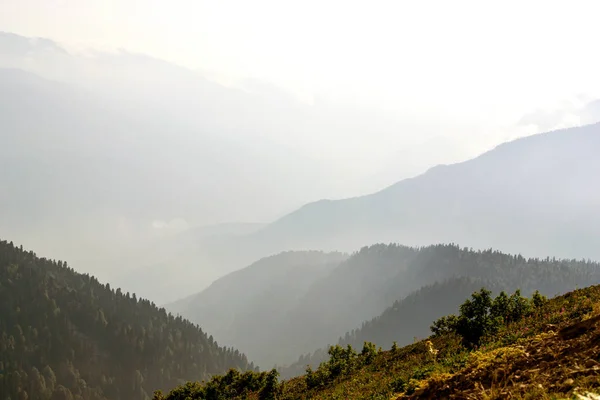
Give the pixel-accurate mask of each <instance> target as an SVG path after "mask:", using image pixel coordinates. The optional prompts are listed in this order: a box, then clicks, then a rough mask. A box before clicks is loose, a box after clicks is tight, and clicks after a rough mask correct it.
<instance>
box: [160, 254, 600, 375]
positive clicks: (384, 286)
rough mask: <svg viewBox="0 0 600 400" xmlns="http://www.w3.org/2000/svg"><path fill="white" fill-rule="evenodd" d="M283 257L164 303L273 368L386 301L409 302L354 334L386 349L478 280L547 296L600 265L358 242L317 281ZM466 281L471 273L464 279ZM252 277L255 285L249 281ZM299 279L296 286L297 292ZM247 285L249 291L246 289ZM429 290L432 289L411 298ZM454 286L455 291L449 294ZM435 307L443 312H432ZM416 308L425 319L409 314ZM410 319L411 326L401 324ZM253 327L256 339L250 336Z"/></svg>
mask: <svg viewBox="0 0 600 400" xmlns="http://www.w3.org/2000/svg"><path fill="white" fill-rule="evenodd" d="M285 254H286V253H284V255H285ZM288 254H290V255H294V254H295V253H288ZM299 254H303V253H299ZM278 257H281V256H278ZM284 260H285V258H281V260H280V261H279V260H278V258H277V257H275V258H273V259H266V260H263V261H261V262H259V263H258V264H257V265H260V264H263V263H265V262H269V265H270V268H266V267H263V268H259V267H258V266H254V267H248V268H246V269H243V270H241V271H239V272H236V273H234V274H231V275H229V276H228V277H227V278H228V279H225V278H223V280H222V281H221V282H218V283H219V284H217V283H215V284H214V285H213V286H212V287H211V288H209V289H210V290H211V291H210V292H208V291H209V289H207V290H206V293H205V292H202V293H200V294H199V295H198V296H197V297H196V298H193V297H192V298H188V299H186V300H185V301H184V302H183V303H182V304H179V305H178V304H175V305H171V306H167V308H169V309H172V310H177V311H179V312H181V313H182V315H184V316H185V317H187V318H189V319H190V320H192V321H203V326H206V327H207V328H208V327H209V326H210V331H211V332H215V334H217V333H218V337H219V338H220V339H221V340H223V343H225V344H227V345H234V346H235V347H237V348H239V349H240V351H243V352H244V353H246V354H248V355H249V356H251V357H252V359H253V360H254V361H256V362H257V363H258V364H259V365H260V366H261V368H271V367H272V366H273V364H278V365H288V364H289V363H290V362H291V361H292V360H294V359H296V358H297V357H298V356H299V355H300V354H306V353H310V352H313V351H315V349H318V348H323V347H324V346H326V345H327V344H328V343H332V342H336V341H337V338H339V337H342V338H344V335H345V333H346V332H351V331H352V330H353V329H357V327H360V326H361V324H363V322H365V321H369V320H371V319H373V318H374V317H376V316H378V315H381V313H382V312H383V311H384V310H386V309H387V308H389V307H390V306H392V305H394V306H392V310H394V309H396V306H397V304H394V303H395V302H397V301H399V300H402V299H403V298H406V299H405V300H403V301H404V303H403V304H402V306H399V310H400V311H399V313H397V312H395V311H386V312H384V314H383V315H382V317H381V321H385V322H381V323H380V322H377V321H374V322H372V323H369V324H368V326H367V327H365V328H364V331H362V333H361V332H359V333H356V332H355V333H353V334H352V337H355V338H357V339H356V340H357V341H362V340H368V341H373V342H375V343H376V344H377V345H382V346H383V345H388V344H389V343H387V342H388V341H389V339H390V338H394V339H392V340H397V341H398V342H399V343H400V342H401V341H402V340H404V339H406V338H411V339H412V337H413V336H414V335H417V334H419V332H426V331H427V329H428V327H429V325H427V326H423V325H422V324H423V323H424V322H423V321H429V319H430V317H431V318H437V317H440V316H442V315H443V314H444V313H446V312H448V309H447V308H444V307H445V306H439V307H437V308H435V307H433V309H432V310H426V309H430V308H432V301H433V300H432V299H433V298H435V299H436V302H437V303H439V304H444V303H446V302H447V303H448V304H449V305H450V306H453V307H455V306H456V305H457V303H456V302H458V301H461V300H462V299H463V298H464V296H462V295H463V294H465V292H468V291H470V290H471V289H473V287H475V286H477V285H478V284H479V285H481V284H482V283H481V282H485V285H486V286H490V287H495V288H502V289H508V290H514V289H516V288H522V289H523V290H524V291H525V292H531V291H533V290H535V289H539V290H540V291H542V292H543V293H545V294H549V295H552V294H556V293H561V292H564V291H567V290H571V289H573V288H576V287H577V286H583V285H585V284H589V283H593V282H600V265H599V264H597V263H592V262H587V261H576V260H558V259H554V258H546V259H542V260H540V259H533V258H532V259H528V258H525V257H522V256H520V255H515V256H513V255H508V254H504V253H501V252H498V251H493V250H485V251H475V250H471V249H467V248H459V247H458V246H455V245H435V246H428V247H423V248H413V247H407V246H400V245H396V244H390V245H383V244H379V245H373V246H369V247H364V248H362V249H361V250H360V251H358V252H356V253H354V254H353V255H352V256H351V257H350V258H348V259H347V260H345V261H337V266H335V265H333V266H330V267H329V268H327V269H319V270H318V271H319V272H321V273H320V276H313V277H309V276H305V275H308V274H310V273H311V271H310V270H307V269H303V268H302V267H299V266H295V265H294V263H289V262H288V263H286V262H284ZM267 271H269V272H267ZM236 274H239V275H236ZM463 278H468V279H467V281H466V282H465V281H464V279H463ZM255 280H258V281H259V282H260V285H257V284H256V283H253V281H255ZM246 282H248V283H247V284H245V283H246ZM436 283H438V284H437V285H436ZM296 285H298V287H300V288H302V290H300V291H299V290H294V289H293V287H294V286H296ZM431 285H433V286H431ZM452 285H454V289H452ZM246 286H247V287H249V288H251V290H244V287H246ZM426 286H431V287H430V288H425V289H423V290H422V291H421V292H420V293H417V294H415V291H417V290H418V289H419V288H422V287H426ZM255 288H256V290H255ZM266 288H268V289H266ZM452 290H455V291H456V292H457V293H459V294H461V295H460V296H454V295H452V294H451V293H452ZM411 294H412V295H411ZM467 294H468V293H467ZM239 296H241V299H238V297H239ZM407 296H408V297H407ZM427 296H431V297H427ZM425 297H427V298H425ZM290 298H292V299H293V300H294V301H290ZM210 299H216V300H212V301H211V300H210ZM236 302H239V305H238V306H237V308H234V310H240V312H239V314H234V313H233V312H232V311H231V308H230V306H229V304H232V303H233V304H235V303H236ZM438 308H439V310H440V311H439V312H440V314H437V313H438ZM444 310H446V311H444ZM419 312H422V313H424V315H425V317H427V318H425V319H419V318H413V317H410V316H411V315H414V314H415V313H419ZM238 319H239V321H238ZM409 319H410V321H411V322H407V321H408V320H409ZM209 321H210V322H209ZM419 321H421V322H419ZM206 323H209V325H206ZM407 324H411V326H410V327H408V326H407ZM244 326H246V328H244ZM253 326H256V327H257V331H255V330H254V328H252V327H253ZM259 332H262V334H261V335H262V337H261V338H260V339H256V337H255V336H257V335H259ZM230 340H231V341H230ZM234 340H235V341H234ZM259 341H260V343H259ZM379 341H384V342H385V343H379Z"/></svg>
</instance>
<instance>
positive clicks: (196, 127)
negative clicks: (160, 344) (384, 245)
mask: <svg viewBox="0 0 600 400" xmlns="http://www.w3.org/2000/svg"><path fill="white" fill-rule="evenodd" d="M599 11H600V9H599V6H598V5H597V4H596V2H593V1H589V2H583V1H581V2H569V3H564V2H548V1H544V2H537V1H536V2H533V1H531V2H526V3H524V2H516V1H514V2H512V1H507V2H502V3H498V4H497V5H493V6H492V5H489V4H484V3H483V2H476V1H472V2H471V1H469V2H467V1H457V2H456V1H455V2H443V1H439V2H428V3H425V2H416V3H414V2H413V3H408V2H395V1H389V2H383V1H380V2H369V3H368V4H367V3H366V2H348V1H343V2H342V1H330V2H312V1H305V2H296V3H289V2H276V1H254V2H243V1H220V2H200V1H173V2H159V1H155V0H152V1H144V2H141V1H132V0H122V1H89V0H85V1H81V0H79V1H75V0H72V1H71V0H65V1H59V0H56V1H54V0H53V1H48V0H18V1H17V0H14V1H13V0H3V1H2V2H1V3H0V30H2V31H4V33H0V68H1V76H0V81H1V82H2V85H3V86H2V87H3V88H4V89H3V91H2V92H0V101H1V104H2V118H1V119H0V139H1V140H2V142H3V143H4V145H3V146H2V148H1V149H0V155H1V156H2V157H3V159H2V160H3V163H2V164H1V166H2V172H1V173H0V177H1V180H0V208H1V211H0V235H1V236H2V237H6V238H11V240H14V241H15V242H18V243H24V244H26V245H27V247H29V248H35V249H36V251H38V252H40V253H42V254H44V255H45V256H49V257H57V258H62V259H67V260H70V261H69V262H70V263H71V264H73V265H75V266H76V268H77V269H78V270H80V271H84V272H92V273H94V274H96V275H98V276H99V277H100V278H103V279H111V281H115V282H117V283H118V284H122V285H123V287H125V288H126V289H127V290H135V291H136V292H140V293H141V294H143V295H145V296H148V297H151V298H152V299H153V300H156V301H158V302H165V301H170V300H175V299H177V298H180V297H183V296H184V295H187V294H191V293H194V292H197V291H200V290H201V289H202V288H204V287H206V286H207V285H208V284H210V283H211V282H212V281H213V280H215V279H216V278H218V277H220V276H223V275H224V274H226V273H227V272H230V271H232V270H235V269H240V268H242V267H245V266H246V265H248V264H249V263H250V262H251V261H255V259H257V258H258V257H260V256H266V255H269V254H270V253H271V252H276V251H280V250H286V249H288V248H289V247H292V248H295V247H302V248H303V247H304V243H306V242H295V243H292V242H291V241H290V242H285V241H283V242H282V243H283V244H282V245H281V248H275V247H272V248H265V249H266V250H265V251H266V253H264V254H263V253H261V251H262V250H260V251H259V250H253V251H249V250H248V252H247V253H244V254H245V255H244V257H241V256H240V257H239V258H231V257H230V258H227V260H224V258H223V257H224V255H223V254H225V253H231V252H232V251H231V250H230V249H231V247H229V248H228V247H227V246H230V245H227V246H226V245H224V244H223V241H224V240H225V239H223V237H228V238H229V237H230V236H236V237H237V236H244V235H247V234H250V233H252V232H254V231H257V230H259V229H261V228H263V227H264V225H263V224H268V223H271V222H273V221H275V220H277V219H278V218H280V217H282V216H284V215H286V214H288V213H290V212H292V211H294V210H295V209H297V208H299V207H301V206H302V205H304V204H306V203H310V202H312V201H316V200H320V199H324V198H326V199H343V198H348V197H355V196H360V195H367V194H370V193H373V192H377V191H379V190H381V189H383V188H385V187H387V186H389V185H392V184H394V183H396V182H398V181H401V180H402V179H405V178H410V177H414V176H417V175H419V174H421V173H423V172H425V171H426V170H428V169H429V168H430V167H433V166H436V165H438V164H450V163H456V162H459V161H464V160H468V159H470V158H473V157H476V156H478V155H479V154H482V153H484V152H485V151H487V150H490V149H492V148H494V147H495V146H497V145H499V144H501V143H503V142H506V141H509V140H512V139H516V138H519V137H524V136H529V135H533V134H536V133H540V132H547V131H551V130H555V129H563V128H571V127H577V126H581V125H586V124H591V123H594V122H597V121H599V120H600V112H599V110H598V106H597V104H598V103H595V102H594V101H595V100H596V99H597V98H599V97H600V80H598V79H597V71H598V70H600V54H599V53H598V52H597V51H596V47H597V43H596V37H597V21H596V16H597V15H598V12H599ZM36 37H37V38H38V39H32V38H36ZM39 38H43V40H42V39H39ZM593 165H594V166H595V165H596V164H593ZM590 194H591V195H595V192H594V193H591V192H590ZM223 224H225V225H223ZM359 237H360V240H363V241H364V243H363V244H365V245H366V244H371V243H372V242H374V241H375V240H379V239H382V238H384V236H377V235H375V236H368V235H366V236H360V235H359V233H358V232H357V236H356V237H355V240H353V241H352V245H350V244H349V243H350V242H348V243H346V244H345V246H346V247H347V248H341V247H344V244H343V243H341V242H340V243H337V244H336V246H337V247H340V248H337V249H336V250H340V251H351V250H352V249H353V248H354V246H355V244H354V243H355V242H356V243H357V242H359V241H360V240H359V239H358V238H359ZM439 237H440V240H442V239H447V238H450V237H449V236H448V237H443V236H439ZM385 238H387V237H385ZM215 241H218V242H219V245H220V246H221V247H219V248H220V249H229V251H226V250H219V252H217V253H218V254H215V251H212V252H209V251H208V250H207V249H211V250H213V249H215V248H217V247H218V246H216V245H215ZM423 241H425V239H424V237H423ZM417 242H419V241H417V240H416V239H415V243H417ZM226 243H230V242H226ZM236 243H237V242H236ZM301 243H302V244H301ZM419 243H420V242H419ZM482 243H483V244H485V242H482ZM465 245H470V243H465ZM311 246H312V244H311ZM509 246H510V244H507V247H509ZM312 247H314V246H312ZM323 247H325V245H323ZM236 248H237V247H236ZM261 249H262V247H261ZM314 249H315V250H318V249H317V248H314ZM543 249H545V248H544V247H543V246H541V247H539V248H535V251H536V252H537V251H538V250H539V251H540V252H541V251H542V250H543ZM329 250H333V249H329ZM507 250H511V251H512V249H510V248H507ZM525 250H527V249H525ZM531 250H532V251H533V248H532V249H531ZM209 253H210V254H209ZM565 254H566V253H565ZM582 256H584V254H582ZM585 256H587V255H585ZM140 271H143V272H140ZM165 271H168V273H166V272H165ZM141 276H143V277H144V278H140V277H141ZM181 276H186V277H188V278H189V279H186V282H183V283H182V282H181V281H180V280H179V279H177V278H180V277H181ZM170 280H172V282H171V281H170ZM175 287H177V288H178V289H177V290H175V291H174V290H173V288H175ZM130 288H131V289H130Z"/></svg>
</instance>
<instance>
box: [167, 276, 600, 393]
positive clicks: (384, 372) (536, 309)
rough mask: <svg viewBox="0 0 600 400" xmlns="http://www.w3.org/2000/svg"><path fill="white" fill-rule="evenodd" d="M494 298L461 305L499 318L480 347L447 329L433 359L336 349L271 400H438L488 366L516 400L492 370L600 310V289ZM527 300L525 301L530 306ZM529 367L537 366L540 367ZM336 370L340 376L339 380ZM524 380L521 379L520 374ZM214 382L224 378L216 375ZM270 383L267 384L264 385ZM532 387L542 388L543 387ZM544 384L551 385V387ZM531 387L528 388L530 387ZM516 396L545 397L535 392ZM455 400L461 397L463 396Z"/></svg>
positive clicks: (407, 350) (419, 351) (410, 351)
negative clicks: (547, 296)
mask: <svg viewBox="0 0 600 400" xmlns="http://www.w3.org/2000/svg"><path fill="white" fill-rule="evenodd" d="M488 295H489V293H486V291H485V289H484V290H479V291H477V292H476V293H474V295H473V296H472V297H471V298H470V299H469V302H466V301H465V303H467V304H469V306H468V307H467V306H465V307H463V308H462V311H464V313H465V314H466V315H470V316H471V317H472V319H473V320H477V317H478V316H477V315H476V314H477V313H478V312H481V311H480V310H481V309H484V310H487V317H488V318H489V319H492V320H496V321H498V324H499V325H498V327H497V329H496V331H495V333H494V334H493V335H487V336H483V337H481V338H480V341H479V343H480V345H479V347H478V348H477V350H475V349H474V348H473V347H471V346H465V345H464V340H463V338H462V337H460V336H459V335H457V334H456V333H455V332H454V331H448V332H446V333H444V334H440V335H437V336H433V337H430V338H429V339H428V341H431V342H432V343H431V344H432V347H433V348H435V349H436V350H438V351H439V353H438V354H437V357H436V358H435V359H433V358H432V357H431V356H430V354H429V352H428V346H427V345H426V343H427V342H426V341H417V342H416V343H414V344H410V345H407V346H405V347H398V348H396V349H394V350H393V351H388V352H379V351H375V350H374V349H375V346H374V345H373V344H372V343H366V344H365V345H364V346H363V349H364V351H361V354H358V355H357V354H356V353H355V352H354V350H352V348H348V347H342V346H332V347H330V349H329V350H330V351H329V359H328V360H326V361H323V362H322V363H321V365H320V366H319V368H317V369H316V370H313V369H312V368H311V367H310V366H308V367H307V369H306V374H305V375H303V376H299V377H296V378H293V379H290V380H287V381H283V382H280V383H279V384H278V385H277V388H276V390H275V395H274V396H275V397H272V398H276V399H277V400H297V399H322V400H326V399H390V398H407V397H406V396H409V395H411V394H412V396H413V397H408V398H421V397H419V396H421V393H422V391H423V390H427V388H429V390H430V391H431V390H433V395H432V396H423V397H427V398H437V397H436V395H437V394H438V393H437V392H435V390H434V389H431V388H432V387H434V388H445V387H447V385H450V386H452V385H453V379H461V381H460V382H462V379H463V378H464V377H465V376H466V375H467V374H466V373H465V371H468V373H469V374H471V373H474V372H477V371H481V370H482V369H485V368H488V369H489V370H488V371H487V373H489V374H490V375H492V376H495V378H493V379H489V380H487V381H483V380H482V381H481V384H482V385H484V386H485V389H486V391H488V392H491V389H490V387H489V385H490V384H491V385H492V386H494V385H500V387H502V388H503V389H502V390H503V391H502V393H501V394H500V393H497V394H498V396H497V397H494V398H506V397H509V395H511V393H510V392H506V391H505V389H504V385H507V384H508V382H507V377H506V376H504V377H503V376H502V375H496V374H497V369H496V368H490V366H497V365H498V364H497V363H498V362H500V363H503V362H505V361H506V360H508V358H506V357H507V356H506V355H509V356H510V355H511V354H512V355H519V354H524V353H523V350H521V349H520V348H521V345H522V344H524V343H527V342H525V341H524V340H525V339H527V338H529V339H527V340H530V343H538V346H539V340H540V337H546V338H548V337H555V335H554V334H550V333H548V332H547V329H548V324H549V323H552V324H557V325H555V326H553V327H552V329H560V328H561V327H564V326H569V325H571V324H573V322H574V321H573V320H572V318H571V317H570V315H573V314H577V315H579V316H580V317H581V318H582V319H584V320H585V319H588V316H589V312H590V311H593V310H597V305H598V304H600V286H596V287H592V288H588V289H585V290H578V291H574V292H571V293H569V294H567V295H565V296H561V297H558V298H554V299H552V300H546V299H544V298H538V300H536V297H538V296H536V295H534V296H532V298H531V300H527V299H525V298H524V297H522V296H521V295H520V293H519V292H518V291H517V292H515V293H514V294H513V295H511V296H508V295H506V294H502V293H501V294H499V295H498V296H497V297H496V298H494V299H492V298H491V295H489V297H488ZM524 299H525V300H527V303H529V306H528V305H527V304H526V302H525V300H524ZM482 305H483V307H482ZM492 310H493V311H492ZM519 310H521V311H519ZM519 315H520V317H519ZM501 316H502V317H501ZM504 317H506V319H510V320H511V321H512V322H509V323H506V322H504V319H501V318H504ZM457 319H460V316H458V317H455V318H454V319H452V318H446V319H445V321H448V320H450V321H452V320H457ZM479 320H485V318H481V317H479ZM436 322H437V321H436ZM434 325H435V323H434ZM443 325H444V323H438V326H443ZM447 325H448V324H447ZM531 336H534V337H531ZM516 341H518V342H519V346H516V347H512V348H508V351H507V349H504V348H502V347H504V346H506V345H512V344H514V343H515V342H516ZM497 350H498V351H497ZM511 350H512V351H511ZM371 354H375V355H374V357H373V358H372V359H370V362H367V361H366V359H367V358H368V357H370V355H371ZM502 354H504V355H505V356H501V358H500V359H499V358H498V356H499V355H502ZM502 357H504V358H502ZM503 365H504V364H503ZM531 367H533V368H535V366H531ZM340 371H343V372H340ZM507 371H508V370H507ZM513 372H514V371H513ZM336 373H337V375H335V374H336ZM558 373H559V375H560V377H561V378H563V377H564V376H563V372H562V369H561V370H560V371H558ZM334 375H335V376H334ZM519 375H523V374H521V373H519ZM590 378H591V380H590V382H593V383H594V382H595V383H594V384H595V385H596V387H598V386H599V385H600V384H599V383H598V380H597V377H596V374H595V372H593V373H592V376H591V377H590ZM215 379H217V380H218V378H215ZM496 379H498V381H496ZM561 382H562V381H561ZM518 383H519V382H517V383H516V384H515V386H516V387H518V388H521V387H525V385H520V386H519V385H518ZM558 383H560V382H558ZM188 385H191V386H189V387H191V388H192V389H193V390H187V391H185V390H183V388H185V385H184V387H182V390H181V391H180V392H177V393H180V394H181V396H180V397H175V396H173V397H169V398H168V399H169V400H175V399H177V400H179V399H185V400H200V399H206V398H207V397H202V396H205V394H204V392H202V391H201V390H202V385H201V384H188ZM265 386H267V385H266V384H265ZM265 386H263V387H265ZM455 386H456V385H455ZM472 386H473V385H472V384H470V382H469V384H467V385H462V384H458V390H459V392H460V390H463V389H464V388H470V387H472ZM530 386H531V387H532V388H538V389H539V387H538V386H537V385H530ZM558 386H560V385H558ZM558 386H557V387H558ZM528 387H529V386H527V388H528ZM544 387H545V388H546V386H544ZM527 388H525V389H526V390H528V389H527ZM454 389H456V387H455V388H454ZM236 390H237V391H236V392H235V393H238V394H237V395H233V393H234V392H226V393H229V395H232V396H234V397H232V398H234V399H237V398H240V399H241V398H248V399H259V398H260V396H261V393H262V392H261V389H256V386H254V391H252V390H249V391H246V392H243V391H240V390H239V388H238V389H236ZM443 390H445V389H443ZM519 390H520V389H519ZM536 390H537V389H536ZM240 393H242V394H240ZM271 393H272V392H271ZM507 393H508V394H507ZM429 394H431V393H429ZM403 395H404V396H403ZM186 396H187V397H186ZM235 396H237V397H235ZM243 396H245V397H243ZM475 397H476V396H474V397H473V398H475ZM511 397H514V398H540V397H539V396H535V395H532V396H529V397H528V396H525V397H520V396H511ZM217 398H218V397H217ZM265 398H266V397H265ZM457 398H462V397H460V396H458V397H457ZM469 398H471V397H469ZM477 398H478V397H477ZM549 398H552V397H549ZM558 398H562V397H558ZM156 400H165V398H164V396H163V397H162V398H160V397H158V398H157V399H156Z"/></svg>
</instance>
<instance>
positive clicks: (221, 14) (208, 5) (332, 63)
mask: <svg viewBox="0 0 600 400" xmlns="http://www.w3.org/2000/svg"><path fill="white" fill-rule="evenodd" d="M598 15H600V4H599V3H598V2H597V1H594V0H592V1H568V2H567V1H549V0H542V1H524V0H519V1H513V0H504V1H498V2H491V1H481V0H474V1H465V0H455V1H447V0H440V1H400V0H391V1H376V0H373V1H360V2H359V1H349V0H339V1H337V0H336V1H331V0H330V1H327V0H320V1H313V0H303V1H281V0H254V1H247V0H219V1H210V2H209V1H200V0H171V1H159V0H0V29H1V30H4V31H10V32H14V33H18V34H22V35H26V36H42V37H47V38H50V39H54V40H56V41H59V42H62V43H70V44H84V45H93V46H101V47H110V48H125V49H127V50H130V51H137V52H143V53H147V54H150V55H153V56H156V57H158V58H163V59H166V60H168V61H172V62H175V63H178V64H181V65H185V66H188V67H191V68H194V69H199V70H203V71H209V72H211V73H216V74H217V75H218V76H220V77H221V78H222V79H235V78H240V77H253V78H259V79H264V80H267V81H270V82H273V83H276V84H278V85H280V86H282V87H285V88H287V89H290V90H292V91H294V92H295V93H296V94H298V95H301V96H310V95H312V94H314V93H319V94H322V95H327V96H329V97H332V98H336V99H340V100H342V101H345V102H352V103H357V102H358V103H367V104H373V105H377V106H381V107H385V108H392V109H395V108H402V109H404V110H409V111H414V112H418V113H424V114H431V115H439V114H440V113H441V114H446V115H452V116H453V117H454V118H458V119H462V118H481V119H484V120H488V121H489V120H490V119H491V120H495V119H501V120H505V119H506V118H518V116H519V115H522V114H523V113H524V112H528V111H531V110H533V109H536V108H540V107H541V108H543V107H547V106H553V105H555V104H556V102H557V101H560V100H564V99H566V98H572V97H573V96H575V95H579V94H588V95H592V96H596V95H598V94H600V79H597V71H598V70H600V52H598V51H597V38H598V36H599V32H598V25H597V17H598Z"/></svg>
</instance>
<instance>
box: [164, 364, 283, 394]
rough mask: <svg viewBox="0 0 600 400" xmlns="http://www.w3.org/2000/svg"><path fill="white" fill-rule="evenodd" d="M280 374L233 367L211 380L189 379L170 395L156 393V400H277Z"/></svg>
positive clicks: (272, 371) (273, 371) (274, 371)
mask: <svg viewBox="0 0 600 400" xmlns="http://www.w3.org/2000/svg"><path fill="white" fill-rule="evenodd" d="M278 377H279V373H278V372H277V371H276V370H274V369H273V370H271V371H269V372H254V371H246V372H243V373H241V372H240V371H238V370H236V369H230V370H229V371H228V372H227V373H226V374H225V375H217V376H214V377H212V378H211V379H210V381H208V382H205V383H204V382H203V383H200V382H187V383H186V384H184V385H181V386H179V387H177V388H175V389H173V390H172V391H171V392H169V393H168V394H167V395H166V396H165V395H163V394H162V393H161V392H155V394H154V398H153V400H196V399H197V400H229V399H246V398H248V397H249V396H250V395H251V394H257V395H258V399H259V400H276V399H277V397H278V394H279V392H280V384H279V380H278Z"/></svg>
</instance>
